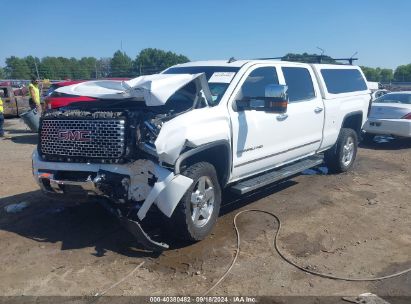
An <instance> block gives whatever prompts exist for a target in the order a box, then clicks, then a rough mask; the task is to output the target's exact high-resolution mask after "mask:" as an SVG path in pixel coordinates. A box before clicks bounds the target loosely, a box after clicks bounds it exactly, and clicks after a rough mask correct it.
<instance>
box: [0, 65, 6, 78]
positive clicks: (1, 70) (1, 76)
mask: <svg viewBox="0 0 411 304" xmlns="http://www.w3.org/2000/svg"><path fill="white" fill-rule="evenodd" d="M4 78H6V72H4V69H3V68H1V67H0V79H4Z"/></svg>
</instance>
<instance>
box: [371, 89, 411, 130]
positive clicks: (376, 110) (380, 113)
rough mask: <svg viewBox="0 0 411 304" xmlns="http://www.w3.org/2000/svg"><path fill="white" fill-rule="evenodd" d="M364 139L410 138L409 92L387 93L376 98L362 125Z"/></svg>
mask: <svg viewBox="0 0 411 304" xmlns="http://www.w3.org/2000/svg"><path fill="white" fill-rule="evenodd" d="M364 131H365V132H366V137H368V138H370V137H373V136H374V135H392V136H397V137H411V91H404V92H395V93H388V94H385V95H383V96H381V97H380V98H377V99H376V100H375V101H374V102H373V104H372V106H371V111H370V115H369V117H368V120H367V122H366V123H365V125H364Z"/></svg>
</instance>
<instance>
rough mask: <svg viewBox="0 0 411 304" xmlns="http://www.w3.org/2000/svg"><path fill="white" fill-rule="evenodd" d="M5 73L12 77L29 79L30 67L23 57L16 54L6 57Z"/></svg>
mask: <svg viewBox="0 0 411 304" xmlns="http://www.w3.org/2000/svg"><path fill="white" fill-rule="evenodd" d="M5 70H6V74H7V75H8V77H10V78H12V79H29V78H30V76H31V74H30V68H29V66H28V65H27V62H26V61H25V60H24V59H20V58H18V57H16V56H11V57H9V58H6V68H5Z"/></svg>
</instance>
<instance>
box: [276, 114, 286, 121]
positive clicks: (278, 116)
mask: <svg viewBox="0 0 411 304" xmlns="http://www.w3.org/2000/svg"><path fill="white" fill-rule="evenodd" d="M287 117H288V114H280V115H277V120H279V121H282V120H285V119H287Z"/></svg>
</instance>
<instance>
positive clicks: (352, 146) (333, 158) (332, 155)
mask: <svg viewBox="0 0 411 304" xmlns="http://www.w3.org/2000/svg"><path fill="white" fill-rule="evenodd" d="M357 149H358V137H357V133H356V132H355V131H354V130H353V129H346V128H343V129H341V131H340V135H339V136H338V140H337V142H336V144H335V145H334V146H333V147H332V148H331V149H330V150H328V151H326V153H325V163H326V165H327V166H328V169H329V170H330V171H331V172H333V173H341V172H346V171H348V170H350V169H351V167H352V166H353V164H354V161H355V158H356V156H357Z"/></svg>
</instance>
